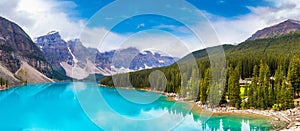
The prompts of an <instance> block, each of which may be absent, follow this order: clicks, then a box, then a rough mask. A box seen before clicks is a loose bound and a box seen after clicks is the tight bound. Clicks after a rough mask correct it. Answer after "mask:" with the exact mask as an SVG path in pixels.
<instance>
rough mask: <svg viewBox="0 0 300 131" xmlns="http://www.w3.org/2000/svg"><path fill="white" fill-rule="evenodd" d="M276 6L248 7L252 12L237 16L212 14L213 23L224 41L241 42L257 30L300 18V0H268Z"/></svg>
mask: <svg viewBox="0 0 300 131" xmlns="http://www.w3.org/2000/svg"><path fill="white" fill-rule="evenodd" d="M267 1H268V2H270V3H273V4H274V6H273V7H271V6H260V7H248V8H249V9H250V10H251V13H249V14H247V15H243V16H238V17H236V18H233V19H232V18H230V19H228V18H222V17H219V16H214V15H212V14H210V15H211V16H209V17H210V18H213V20H212V25H213V26H214V27H215V30H216V33H217V34H218V36H219V39H220V41H221V42H222V43H240V42H243V41H244V40H246V39H247V38H249V37H250V36H251V35H252V34H254V33H255V32H256V31H257V30H260V29H263V28H265V27H267V26H271V25H274V24H277V23H279V22H282V21H285V20H287V19H296V20H300V11H299V10H300V2H299V0H267Z"/></svg>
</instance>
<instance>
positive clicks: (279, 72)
mask: <svg viewBox="0 0 300 131" xmlns="http://www.w3.org/2000/svg"><path fill="white" fill-rule="evenodd" d="M299 47H300V32H292V33H289V34H286V35H282V36H277V37H273V38H266V39H257V40H253V41H246V42H243V43H241V44H239V45H237V46H234V47H231V46H228V45H226V46H224V48H225V57H226V63H227V64H226V65H227V68H226V69H225V68H224V69H222V71H223V72H226V76H227V77H226V82H225V86H222V81H223V80H219V81H217V82H216V81H212V80H211V75H212V68H211V65H210V61H209V58H208V56H207V54H205V53H203V51H198V52H194V53H193V55H194V56H195V57H196V61H197V64H198V69H197V70H195V68H191V66H189V65H190V64H191V61H187V60H184V62H183V64H181V66H180V70H179V66H178V65H177V64H173V65H171V66H168V67H163V68H155V69H149V70H143V71H138V72H132V73H130V74H129V77H130V81H131V84H132V86H134V87H150V84H149V82H148V78H149V75H150V73H151V72H153V71H155V70H160V71H162V72H163V73H164V75H165V77H166V79H167V82H166V85H167V86H166V88H165V89H163V88H161V89H159V87H157V88H158V89H156V90H163V91H166V92H176V93H178V94H179V95H180V97H182V98H185V99H193V100H200V101H201V102H202V103H203V104H204V103H205V104H209V105H212V106H213V105H218V104H221V103H226V100H229V101H230V105H232V106H235V107H237V108H240V107H241V106H242V107H243V108H246V107H254V108H262V109H266V108H271V107H273V108H277V109H286V108H290V107H292V106H293V104H292V100H293V96H295V97H296V96H297V95H298V94H299V89H300V88H299V86H300V78H299V76H300V60H299V58H300V57H299V56H300V49H299ZM180 61H183V60H180ZM198 71H199V76H200V79H199V80H193V78H195V76H197V75H198V74H196V72H198ZM119 75H122V74H119ZM115 78H118V77H115ZM196 78H197V77H196ZM240 78H242V79H244V78H251V79H252V80H251V81H252V82H251V84H247V85H246V86H245V87H244V92H241V89H240V85H239V84H240V83H239V80H240ZM160 79H162V78H157V81H158V82H159V81H160ZM116 82H120V83H117V85H122V81H118V80H116ZM213 82H214V83H213ZM101 84H104V85H108V86H114V83H113V80H112V77H106V78H104V79H102V80H101ZM115 84H116V83H115ZM123 85H125V86H126V85H128V83H126V84H123ZM211 90H212V91H214V92H211ZM211 94H213V97H212V98H209V97H211V96H212V95H211ZM213 98H222V101H221V103H215V102H214V101H219V100H213ZM246 101H247V102H246Z"/></svg>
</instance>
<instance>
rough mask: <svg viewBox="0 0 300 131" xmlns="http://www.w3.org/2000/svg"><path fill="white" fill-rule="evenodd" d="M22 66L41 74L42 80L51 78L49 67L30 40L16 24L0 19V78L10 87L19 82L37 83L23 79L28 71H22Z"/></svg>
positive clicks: (41, 53)
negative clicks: (6, 81)
mask: <svg viewBox="0 0 300 131" xmlns="http://www.w3.org/2000/svg"><path fill="white" fill-rule="evenodd" d="M24 64H26V65H28V66H30V67H32V68H30V69H32V70H36V72H39V73H41V74H39V75H40V76H43V78H47V77H52V68H51V65H50V64H49V63H48V62H47V61H46V59H45V57H44V55H43V52H41V51H40V50H39V48H38V47H37V46H36V45H35V43H34V42H33V41H32V40H31V38H30V37H29V36H28V35H27V34H26V33H25V32H24V30H23V29H22V28H21V27H19V26H18V25H17V24H15V23H13V22H11V21H9V20H7V19H5V18H2V17H0V66H1V68H2V70H0V72H1V73H0V77H3V78H4V79H7V80H8V82H9V83H11V84H12V85H14V84H18V83H20V82H21V81H28V82H37V81H34V80H32V79H30V77H28V78H25V77H26V76H27V73H28V72H30V70H24V69H23V68H22V67H23V65H24ZM26 69H28V68H26ZM20 72H22V73H20ZM44 75H45V76H44ZM40 82H43V81H40Z"/></svg>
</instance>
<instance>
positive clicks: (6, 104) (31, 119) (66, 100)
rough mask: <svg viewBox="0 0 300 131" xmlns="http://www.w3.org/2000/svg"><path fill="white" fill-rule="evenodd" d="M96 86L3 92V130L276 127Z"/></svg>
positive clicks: (0, 100) (23, 88)
mask: <svg viewBox="0 0 300 131" xmlns="http://www.w3.org/2000/svg"><path fill="white" fill-rule="evenodd" d="M96 85H97V84H96V83H83V82H74V83H71V82H70V83H45V84H30V85H27V86H20V87H16V88H13V89H10V90H6V91H0V130H1V131H6V130H9V131H14V130H16V131H20V130H21V131H22V130H25V131H27V130H42V131H43V130H45V131H47V130H64V131H66V130H67V131H81V130H88V131H98V130H126V131H127V130H179V131H181V130H183V131H188V130H231V131H238V130H245V131H248V130H270V129H272V126H271V125H270V124H268V123H267V122H266V121H265V120H263V119H258V118H257V119H254V118H244V117H236V116H235V117H234V116H218V117H217V116H213V117H210V118H209V119H207V118H206V117H201V116H200V117H199V116H196V115H193V114H192V113H190V112H189V111H188V110H186V108H185V107H187V105H186V104H185V103H175V102H169V101H165V100H164V97H163V96H161V95H160V94H157V93H151V92H144V91H138V92H136V91H135V90H125V89H122V90H119V91H118V90H116V89H112V88H102V87H97V86H96ZM120 91H121V94H120ZM137 94H138V95H137ZM126 96H131V98H126ZM141 96H144V97H141ZM146 102H148V103H146Z"/></svg>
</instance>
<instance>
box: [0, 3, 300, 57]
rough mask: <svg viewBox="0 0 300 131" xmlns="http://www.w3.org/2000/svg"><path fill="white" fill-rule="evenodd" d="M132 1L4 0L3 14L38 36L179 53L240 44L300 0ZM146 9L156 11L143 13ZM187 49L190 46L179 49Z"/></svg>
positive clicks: (295, 10) (287, 15)
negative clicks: (53, 35)
mask: <svg viewBox="0 0 300 131" xmlns="http://www.w3.org/2000/svg"><path fill="white" fill-rule="evenodd" d="M128 1H129V0H119V1H112V0H1V1H0V6H1V7H2V8H0V16H2V17H5V18H7V19H9V20H12V21H14V22H16V23H17V24H18V25H20V26H21V27H22V28H23V29H24V30H25V31H26V32H27V33H28V34H29V35H30V36H31V37H32V38H33V39H34V38H35V37H38V36H41V35H44V34H47V32H50V31H53V30H55V31H59V32H60V34H61V36H62V37H63V38H64V39H65V40H70V39H75V38H80V39H81V41H82V42H83V44H84V45H86V46H89V47H95V48H98V49H99V50H100V51H109V50H113V49H118V48H120V47H122V43H123V46H124V43H127V46H130V44H131V45H132V46H136V47H137V48H139V49H141V50H143V48H144V47H146V46H145V45H151V46H147V48H159V49H160V50H164V51H165V52H167V53H171V54H174V55H176V56H179V57H181V56H183V55H185V54H187V53H189V52H191V51H195V50H199V49H202V48H205V47H211V46H216V45H220V44H237V43H241V42H243V41H244V40H246V39H247V38H249V37H250V36H251V35H252V34H254V33H255V32H256V31H257V30H260V29H262V28H265V27H267V26H271V25H274V24H277V23H279V22H282V21H285V20H287V19H296V20H300V11H299V10H300V2H299V0H187V1H184V0H136V1H135V0H131V1H129V2H128ZM155 2H156V3H155ZM184 2H188V4H186V3H184ZM116 3H118V4H116ZM158 3H160V4H158ZM139 5H143V6H139ZM191 5H192V6H191ZM108 9H110V10H108ZM103 10H104V11H103ZM105 11H106V12H105ZM147 11H148V12H149V11H150V12H151V11H153V12H155V13H154V14H151V15H148V14H143V12H144V13H145V12H147ZM157 11H158V12H159V11H160V12H164V13H168V15H165V16H162V15H160V14H157ZM103 12H105V13H103ZM101 13H102V14H101ZM139 13H140V14H139ZM130 14H138V15H136V16H130ZM170 15H171V16H173V17H169V16H170ZM174 16H175V17H174ZM118 20H121V21H118ZM116 23H117V24H116ZM113 24H116V25H114V26H113V27H112V25H113ZM195 29H196V30H195ZM105 34H108V35H107V37H105V38H106V39H105V40H103V41H102V42H100V41H101V40H100V38H103V37H102V36H105ZM199 36H200V37H199ZM128 41H130V42H131V43H129V42H128ZM174 45H176V46H174ZM170 47H172V48H170ZM183 48H185V49H186V51H185V52H180V51H181V50H183Z"/></svg>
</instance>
